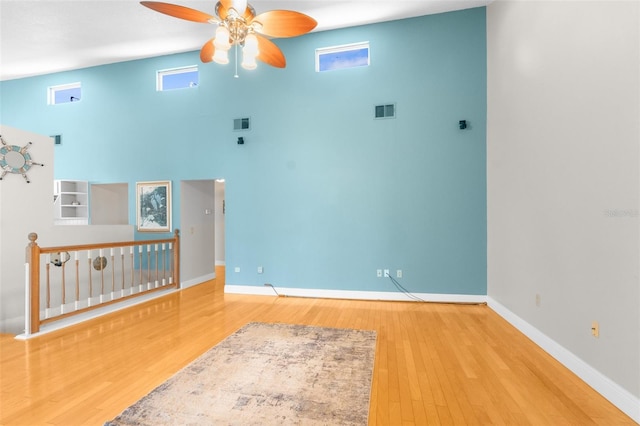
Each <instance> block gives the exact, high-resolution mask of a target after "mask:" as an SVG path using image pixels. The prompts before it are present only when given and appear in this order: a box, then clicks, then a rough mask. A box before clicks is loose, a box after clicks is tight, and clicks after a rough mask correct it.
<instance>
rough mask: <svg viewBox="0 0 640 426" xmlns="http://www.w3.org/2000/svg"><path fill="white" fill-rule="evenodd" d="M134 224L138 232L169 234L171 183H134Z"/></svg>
mask: <svg viewBox="0 0 640 426" xmlns="http://www.w3.org/2000/svg"><path fill="white" fill-rule="evenodd" d="M136 211H137V213H136V223H137V225H138V231H140V232H171V181H168V180H167V181H159V182H137V183H136Z"/></svg>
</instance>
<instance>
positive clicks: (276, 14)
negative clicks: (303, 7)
mask: <svg viewBox="0 0 640 426" xmlns="http://www.w3.org/2000/svg"><path fill="white" fill-rule="evenodd" d="M254 23H258V24H259V25H256V26H255V27H254V28H255V29H256V31H258V32H260V33H262V34H265V35H268V36H270V37H296V36H299V35H302V34H306V33H308V32H309V31H311V30H313V29H314V28H315V27H316V25H318V22H316V20H315V19H313V18H312V17H310V16H307V15H305V14H304V13H300V12H295V11H293V10H270V11H268V12H264V13H261V14H259V15H257V16H256V17H255V18H254V19H253V21H252V24H254Z"/></svg>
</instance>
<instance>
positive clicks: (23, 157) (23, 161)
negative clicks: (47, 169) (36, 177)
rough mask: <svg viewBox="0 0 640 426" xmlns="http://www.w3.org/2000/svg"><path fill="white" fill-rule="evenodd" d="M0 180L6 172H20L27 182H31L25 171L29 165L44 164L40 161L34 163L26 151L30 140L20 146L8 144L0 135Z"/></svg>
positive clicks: (30, 143)
mask: <svg viewBox="0 0 640 426" xmlns="http://www.w3.org/2000/svg"><path fill="white" fill-rule="evenodd" d="M0 142H2V146H1V147H0V170H2V173H1V174H0V180H2V179H4V177H5V175H6V174H7V173H14V174H21V175H22V177H23V178H24V180H26V181H27V183H29V182H31V181H30V180H29V177H28V176H27V171H28V170H29V169H30V168H31V166H44V164H42V163H36V162H35V161H33V160H32V159H31V155H30V154H29V153H28V152H27V150H28V149H29V147H30V146H31V145H32V142H29V143H27V144H26V145H25V146H23V147H22V148H20V147H19V146H17V145H8V144H7V143H6V142H5V141H4V139H3V138H2V136H0Z"/></svg>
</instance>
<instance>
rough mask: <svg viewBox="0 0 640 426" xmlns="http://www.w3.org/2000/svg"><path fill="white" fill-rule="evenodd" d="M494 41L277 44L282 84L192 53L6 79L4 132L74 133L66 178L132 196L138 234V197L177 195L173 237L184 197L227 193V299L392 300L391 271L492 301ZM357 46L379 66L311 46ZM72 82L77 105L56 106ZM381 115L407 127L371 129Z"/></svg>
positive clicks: (423, 36) (380, 38)
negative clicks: (190, 184) (319, 296)
mask: <svg viewBox="0 0 640 426" xmlns="http://www.w3.org/2000/svg"><path fill="white" fill-rule="evenodd" d="M485 27H486V25H485V9H484V8H477V9H469V10H464V11H458V12H450V13H444V14H438V15H430V16H425V17H419V18H412V19H405V20H400V21H392V22H386V23H381V24H374V25H366V26H360V27H355V28H349V29H341V30H334V31H324V32H318V33H313V34H308V35H306V36H302V37H298V38H293V39H278V40H275V42H276V44H278V46H280V48H281V49H282V51H283V52H284V54H285V56H286V58H287V68H285V69H274V68H271V67H268V66H266V65H264V64H260V63H259V66H258V69H257V70H255V71H244V70H243V69H240V70H239V73H240V78H238V79H236V78H234V77H233V75H234V66H233V64H229V65H227V66H221V65H217V64H200V61H199V57H198V52H189V53H184V54H176V55H169V56H162V57H155V58H150V59H144V60H138V61H130V62H123V63H116V64H111V65H105V66H99V67H93V68H86V69H80V70H75V71H69V72H62V73H55V74H49V75H44V76H38V77H31V78H25V79H18V80H9V81H4V82H2V83H0V90H1V92H0V93H1V96H2V102H1V121H2V123H3V124H6V125H9V126H13V127H17V128H22V129H25V130H29V131H34V132H38V133H42V134H50V135H53V134H61V135H62V141H63V142H62V145H60V146H56V148H55V149H56V152H55V155H56V159H55V162H56V164H55V171H54V173H55V176H56V177H57V178H73V179H86V180H89V181H91V182H99V183H108V182H129V187H130V206H132V207H131V214H130V220H131V222H130V223H135V219H134V214H135V212H134V210H135V196H134V191H135V182H137V181H149V180H171V181H173V183H174V184H173V224H174V226H175V227H179V224H180V217H179V215H180V185H179V182H180V181H181V180H192V179H213V178H219V177H224V178H225V179H226V185H225V190H226V195H225V196H226V207H227V214H226V218H225V220H226V253H225V256H226V264H227V268H228V269H229V270H232V268H233V267H235V266H239V267H240V268H241V272H240V273H228V274H227V275H228V277H227V283H228V284H239V285H256V286H262V285H263V283H265V282H270V283H272V284H274V285H275V286H279V287H296V288H314V289H343V290H362V291H397V290H396V289H395V287H393V285H392V283H391V282H390V280H387V279H380V278H377V277H376V274H375V271H376V269H379V268H389V269H391V270H392V271H395V270H396V269H402V270H403V274H404V276H403V278H402V279H401V280H400V282H401V283H402V285H403V286H404V287H405V288H407V289H408V290H410V291H412V292H425V293H448V294H475V295H483V294H486V281H487V279H486V277H487V271H486V264H487V261H486V259H487V256H486V247H487V241H486V240H487V238H486V228H487V220H486V31H485V30H486V28H485ZM361 41H369V42H370V46H371V65H370V66H369V67H359V68H354V69H348V70H339V71H329V72H324V73H316V72H315V69H314V52H315V49H316V48H318V47H328V46H333V45H340V44H347V43H355V42H361ZM231 59H232V60H233V55H231ZM193 64H200V65H199V66H200V84H199V87H197V88H196V89H187V90H175V91H169V92H157V91H156V90H155V72H156V71H157V70H159V69H166V68H171V67H179V66H186V65H193ZM75 81H80V82H81V83H82V100H81V102H74V103H68V104H62V105H55V106H48V105H47V102H46V101H47V97H46V89H47V87H48V86H52V85H58V84H64V83H71V82H75ZM387 103H395V104H396V106H397V117H396V118H395V119H383V120H374V119H373V116H374V106H375V105H378V104H387ZM240 117H251V130H250V131H249V132H243V133H238V132H234V131H233V119H234V118H240ZM459 120H467V123H468V125H469V127H468V128H467V129H466V130H460V129H459V128H458V121H459ZM238 136H243V137H244V139H245V144H244V145H237V144H236V139H237V137H238ZM139 237H140V238H142V237H143V236H139ZM154 237H158V236H157V235H154ZM259 265H260V266H263V267H264V270H265V273H264V274H261V275H258V274H257V273H256V267H257V266H259Z"/></svg>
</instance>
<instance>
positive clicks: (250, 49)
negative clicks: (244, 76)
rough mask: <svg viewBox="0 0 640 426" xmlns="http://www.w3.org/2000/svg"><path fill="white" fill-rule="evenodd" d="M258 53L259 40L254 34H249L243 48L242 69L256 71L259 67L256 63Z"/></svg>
mask: <svg viewBox="0 0 640 426" xmlns="http://www.w3.org/2000/svg"><path fill="white" fill-rule="evenodd" d="M258 53H259V52H258V38H257V37H256V35H255V34H253V33H249V34H247V36H246V37H245V39H244V47H243V48H242V68H244V69H247V70H254V69H256V67H257V66H258V64H257V63H256V58H257V57H258Z"/></svg>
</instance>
